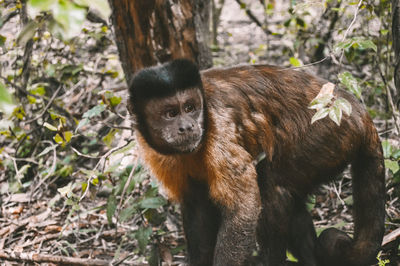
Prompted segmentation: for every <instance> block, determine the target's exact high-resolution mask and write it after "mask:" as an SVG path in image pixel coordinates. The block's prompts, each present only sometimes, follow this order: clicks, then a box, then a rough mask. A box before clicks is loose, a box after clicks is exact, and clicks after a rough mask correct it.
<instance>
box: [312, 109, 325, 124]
mask: <svg viewBox="0 0 400 266" xmlns="http://www.w3.org/2000/svg"><path fill="white" fill-rule="evenodd" d="M328 114H329V108H321V109H319V110H318V111H317V112H316V113H315V114H314V116H313V117H312V118H311V124H313V123H314V122H315V121H318V120H320V119H322V118H324V117H326V116H327V115H328Z"/></svg>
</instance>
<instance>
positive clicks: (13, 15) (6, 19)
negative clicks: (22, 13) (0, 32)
mask: <svg viewBox="0 0 400 266" xmlns="http://www.w3.org/2000/svg"><path fill="white" fill-rule="evenodd" d="M16 15H18V9H17V10H14V11H12V12H8V13H7V14H5V15H4V16H3V17H1V21H2V22H3V23H2V24H1V25H0V29H1V28H3V26H4V25H5V24H6V23H7V22H8V21H9V20H10V19H12V18H13V17H15V16H16Z"/></svg>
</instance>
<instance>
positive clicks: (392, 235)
mask: <svg viewBox="0 0 400 266" xmlns="http://www.w3.org/2000/svg"><path fill="white" fill-rule="evenodd" d="M399 237H400V228H397V229H396V230H393V231H392V232H390V233H389V234H387V235H385V237H384V238H383V241H382V246H385V245H387V244H389V243H391V242H393V241H395V240H397V239H398V238H399Z"/></svg>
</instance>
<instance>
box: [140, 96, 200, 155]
mask: <svg viewBox="0 0 400 266" xmlns="http://www.w3.org/2000/svg"><path fill="white" fill-rule="evenodd" d="M143 111H144V120H145V123H146V128H147V130H146V131H147V134H148V135H149V136H148V141H149V142H151V143H149V144H150V145H151V146H153V148H155V149H156V150H157V151H158V152H162V153H189V152H193V151H195V150H196V148H198V147H199V145H200V143H201V140H202V137H203V134H204V110H203V97H202V94H201V91H200V89H198V88H193V89H186V90H184V91H178V92H177V93H176V94H175V95H173V96H170V97H165V98H161V99H152V100H149V101H148V102H147V103H145V105H144V110H143Z"/></svg>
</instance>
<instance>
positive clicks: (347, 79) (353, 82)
mask: <svg viewBox="0 0 400 266" xmlns="http://www.w3.org/2000/svg"><path fill="white" fill-rule="evenodd" d="M338 78H339V81H340V83H342V84H343V85H344V86H345V87H346V89H347V90H349V91H350V92H352V93H353V94H354V95H355V96H357V98H359V99H360V98H361V87H360V86H359V84H358V81H357V79H356V78H355V77H353V75H352V74H351V73H350V72H347V71H346V72H342V73H340V74H339V75H338Z"/></svg>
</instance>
